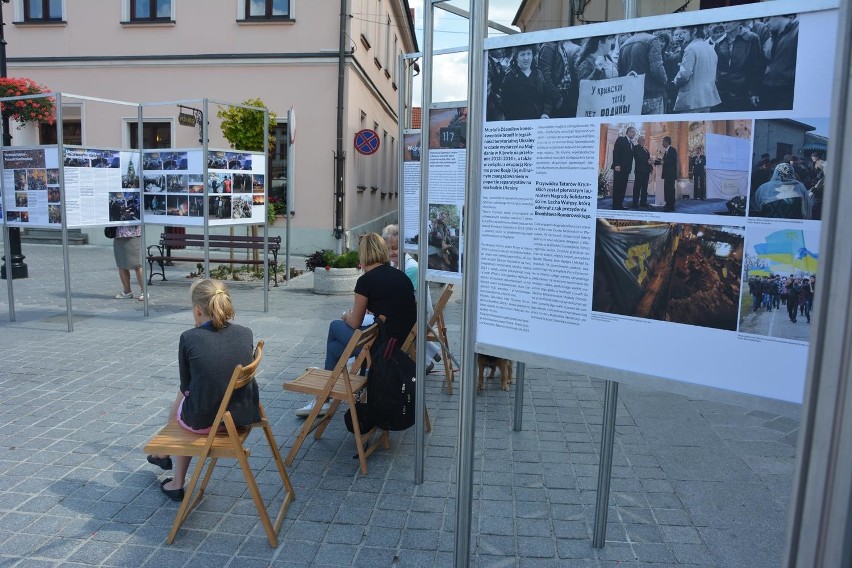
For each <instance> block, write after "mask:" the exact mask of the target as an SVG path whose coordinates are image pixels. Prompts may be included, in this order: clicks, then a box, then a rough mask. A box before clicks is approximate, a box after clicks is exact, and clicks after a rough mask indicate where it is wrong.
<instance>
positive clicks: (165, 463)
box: [147, 456, 172, 471]
mask: <svg viewBox="0 0 852 568" xmlns="http://www.w3.org/2000/svg"><path fill="white" fill-rule="evenodd" d="M147 460H148V463H150V464H151V465H155V466H157V467H159V468H160V469H164V470H166V471H168V470H170V469H172V458H170V457H165V458H155V457H154V456H148V458H147Z"/></svg>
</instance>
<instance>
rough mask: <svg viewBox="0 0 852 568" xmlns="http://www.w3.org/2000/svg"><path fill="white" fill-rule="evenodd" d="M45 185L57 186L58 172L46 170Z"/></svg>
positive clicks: (52, 169) (51, 169)
mask: <svg viewBox="0 0 852 568" xmlns="http://www.w3.org/2000/svg"><path fill="white" fill-rule="evenodd" d="M47 185H59V170H57V169H54V168H50V169H49V170H47Z"/></svg>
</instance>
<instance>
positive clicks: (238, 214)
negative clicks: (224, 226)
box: [231, 195, 252, 219]
mask: <svg viewBox="0 0 852 568" xmlns="http://www.w3.org/2000/svg"><path fill="white" fill-rule="evenodd" d="M251 201H252V200H251V196H250V195H246V196H236V195H235V196H234V198H233V199H232V200H231V204H232V206H233V207H232V212H231V218H232V219H251Z"/></svg>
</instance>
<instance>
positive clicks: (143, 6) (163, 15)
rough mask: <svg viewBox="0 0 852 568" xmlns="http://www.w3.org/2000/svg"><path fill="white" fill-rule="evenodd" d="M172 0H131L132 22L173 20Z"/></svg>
mask: <svg viewBox="0 0 852 568" xmlns="http://www.w3.org/2000/svg"><path fill="white" fill-rule="evenodd" d="M171 19H172V0H130V21H131V22H139V21H142V22H154V21H171Z"/></svg>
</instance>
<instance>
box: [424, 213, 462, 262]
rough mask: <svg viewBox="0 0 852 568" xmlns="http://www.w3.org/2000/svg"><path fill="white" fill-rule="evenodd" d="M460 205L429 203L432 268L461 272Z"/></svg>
mask: <svg viewBox="0 0 852 568" xmlns="http://www.w3.org/2000/svg"><path fill="white" fill-rule="evenodd" d="M460 228H461V217H460V215H459V207H458V206H457V205H453V204H432V203H430V204H429V223H428V226H427V231H428V233H427V234H428V236H429V241H428V254H429V263H428V267H429V269H430V270H442V271H445V272H461V268H460V266H459V258H460V252H461V250H460V248H459V244H460V235H461V229H460Z"/></svg>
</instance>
